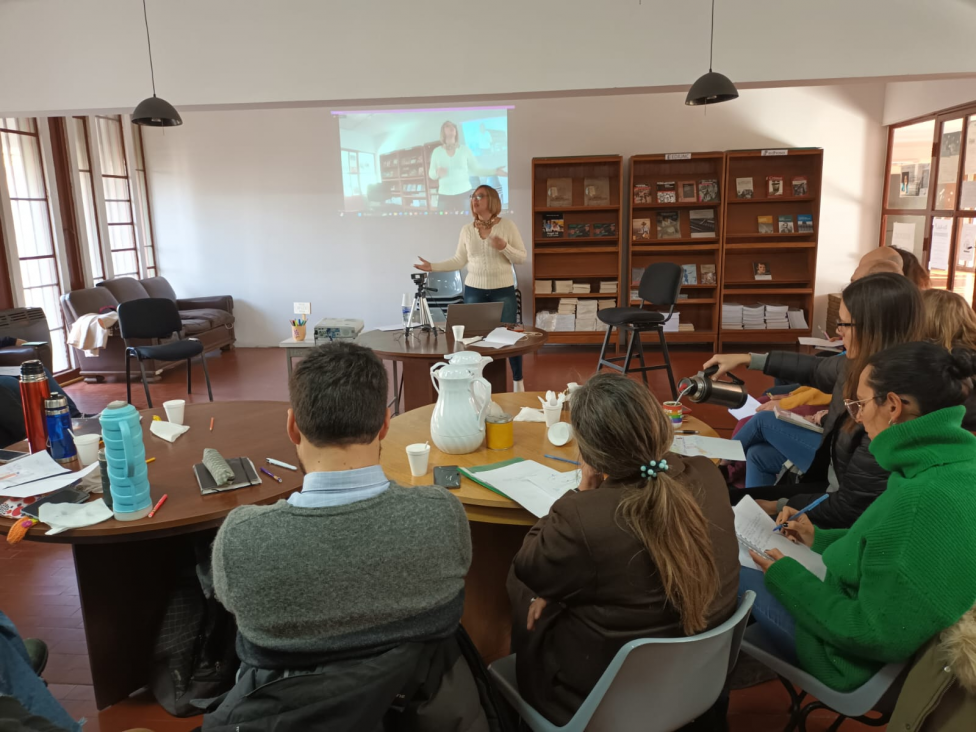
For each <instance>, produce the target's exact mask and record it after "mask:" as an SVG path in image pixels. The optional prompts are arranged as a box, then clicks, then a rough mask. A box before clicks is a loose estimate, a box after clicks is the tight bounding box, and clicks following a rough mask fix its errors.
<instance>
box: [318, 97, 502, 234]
mask: <svg viewBox="0 0 976 732" xmlns="http://www.w3.org/2000/svg"><path fill="white" fill-rule="evenodd" d="M509 109H511V107H451V108H444V109H391V110H371V111H362V112H332V114H333V116H335V117H336V119H338V121H339V147H340V148H341V151H340V156H341V159H342V199H343V208H342V213H343V214H345V215H353V216H438V215H439V216H444V215H451V214H465V215H470V213H471V209H470V196H471V192H472V190H474V189H475V188H477V187H478V186H479V185H482V184H485V185H489V186H492V187H493V188H495V189H496V190H497V191H498V195H499V196H500V197H501V200H502V210H503V211H506V212H507V211H508V205H509V204H508V201H509V198H508V110H509Z"/></svg>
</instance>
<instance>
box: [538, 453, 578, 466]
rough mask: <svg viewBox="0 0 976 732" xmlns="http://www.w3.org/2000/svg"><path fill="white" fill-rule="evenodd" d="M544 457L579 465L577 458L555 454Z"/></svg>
mask: <svg viewBox="0 0 976 732" xmlns="http://www.w3.org/2000/svg"><path fill="white" fill-rule="evenodd" d="M543 457H547V458H549V459H550V460H558V461H559V462H561V463H569V464H570V465H579V463H578V462H576V461H575V460H568V459H566V458H561V457H556V456H555V455H543Z"/></svg>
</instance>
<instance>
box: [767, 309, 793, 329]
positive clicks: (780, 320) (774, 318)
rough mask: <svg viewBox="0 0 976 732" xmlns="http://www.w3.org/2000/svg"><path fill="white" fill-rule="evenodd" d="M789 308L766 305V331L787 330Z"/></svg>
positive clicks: (788, 325)
mask: <svg viewBox="0 0 976 732" xmlns="http://www.w3.org/2000/svg"><path fill="white" fill-rule="evenodd" d="M788 313H789V307H788V306H787V305H767V306H766V329H767V330H789V327H790V320H789V316H788Z"/></svg>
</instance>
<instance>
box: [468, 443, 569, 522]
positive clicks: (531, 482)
mask: <svg viewBox="0 0 976 732" xmlns="http://www.w3.org/2000/svg"><path fill="white" fill-rule="evenodd" d="M461 472H462V473H464V475H465V477H466V478H469V479H471V480H473V481H475V482H476V483H479V484H480V485H483V486H484V487H485V488H488V489H489V490H492V491H494V492H495V493H500V494H501V495H503V496H505V497H506V498H510V499H512V500H513V501H515V502H516V503H517V504H519V505H520V506H522V508H524V509H525V510H526V511H528V512H529V513H531V514H532V515H533V516H537V517H539V518H542V517H543V516H545V515H546V514H548V513H549V509H551V508H552V504H554V503H555V502H556V501H557V500H559V499H560V498H562V497H563V496H564V495H565V494H566V493H568V492H569V491H571V490H573V489H575V488H576V487H577V486H579V483H580V473H579V471H578V470H570V471H568V472H566V473H561V472H559V471H558V470H554V469H552V468H550V467H548V466H546V465H541V464H540V463H537V462H535V461H534V460H520V459H518V458H516V460H515V461H510V462H508V463H499V464H497V466H495V465H485V466H483V467H481V468H461Z"/></svg>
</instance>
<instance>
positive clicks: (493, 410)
mask: <svg viewBox="0 0 976 732" xmlns="http://www.w3.org/2000/svg"><path fill="white" fill-rule="evenodd" d="M488 416H489V417H504V416H505V410H504V409H502V408H501V405H500V404H499V403H498V402H492V403H491V404H490V405H489V406H488Z"/></svg>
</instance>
